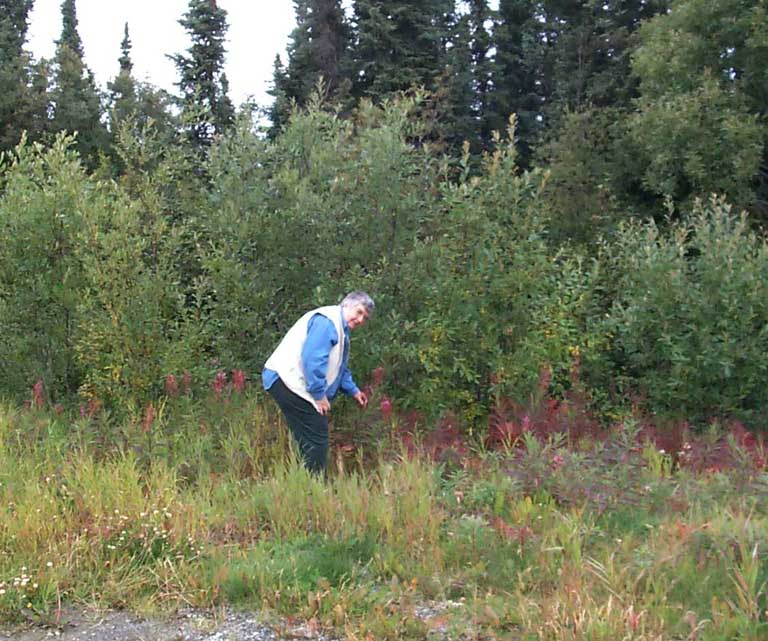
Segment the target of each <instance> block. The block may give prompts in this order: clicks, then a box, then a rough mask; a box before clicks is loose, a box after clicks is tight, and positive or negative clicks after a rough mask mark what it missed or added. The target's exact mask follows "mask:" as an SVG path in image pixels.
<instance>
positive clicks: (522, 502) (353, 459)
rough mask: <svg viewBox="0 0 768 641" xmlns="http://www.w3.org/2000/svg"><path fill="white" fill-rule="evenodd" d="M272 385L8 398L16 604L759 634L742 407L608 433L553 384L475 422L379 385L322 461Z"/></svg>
mask: <svg viewBox="0 0 768 641" xmlns="http://www.w3.org/2000/svg"><path fill="white" fill-rule="evenodd" d="M219 391H220V392H222V391H221V390H219ZM264 400H265V399H264V398H263V396H262V395H261V394H260V393H257V392H254V391H252V390H250V389H249V388H248V387H245V388H244V389H243V390H242V391H237V390H236V389H235V388H234V387H230V388H226V389H225V390H224V392H223V393H216V391H211V392H210V393H208V394H206V395H203V396H200V397H199V398H192V397H191V396H187V397H184V396H179V397H176V398H174V399H172V400H170V401H169V402H168V403H167V405H166V406H165V407H164V408H163V411H158V412H157V413H156V414H155V415H154V416H151V417H150V418H151V420H148V418H147V416H143V417H140V418H139V419H137V420H136V421H134V422H131V421H124V422H115V421H114V420H112V419H110V418H109V417H108V416H107V415H106V414H105V413H104V412H101V413H97V414H94V415H92V416H83V417H81V418H80V419H77V420H72V419H70V418H67V417H66V415H65V414H64V413H56V412H55V411H49V410H47V409H43V408H36V407H34V406H33V407H30V408H27V409H21V410H20V409H13V408H12V407H9V406H4V407H3V408H2V410H1V411H0V509H2V512H3V514H2V519H0V613H1V615H2V617H3V618H7V619H10V620H17V621H21V620H33V621H40V622H44V623H55V622H56V621H57V620H58V619H57V617H58V616H59V615H60V608H61V607H62V606H63V605H72V604H74V605H81V606H90V607H94V606H95V607H100V608H106V607H126V608H131V609H134V610H138V611H141V612H145V613H158V612H163V611H168V610H173V609H176V608H184V607H190V606H191V607H215V606H220V605H228V606H234V607H242V608H258V609H260V610H261V611H262V612H264V613H265V616H269V615H270V613H271V614H272V615H274V616H276V617H277V616H281V615H290V616H293V617H297V616H298V617H300V618H303V619H305V620H306V621H307V622H308V625H309V626H310V628H311V629H314V630H325V631H327V632H332V633H333V634H335V635H337V636H341V637H343V638H348V639H426V638H431V637H432V635H435V634H442V635H447V636H448V638H459V636H460V635H462V634H463V635H466V636H465V637H464V638H484V639H553V640H561V639H563V640H564V639H606V640H608V639H611V640H613V639H674V638H680V639H683V638H696V639H701V640H715V639H718V640H726V639H729V640H730V639H744V640H755V641H757V640H758V639H763V638H765V634H766V631H767V630H768V612H767V611H766V609H767V608H768V588H767V583H766V582H768V553H767V552H766V549H765V536H764V533H765V531H766V528H767V527H768V522H766V519H767V518H768V517H767V515H768V502H767V500H766V497H768V473H766V468H765V450H764V449H763V445H762V443H761V442H760V441H759V440H758V439H755V438H754V436H752V435H750V434H749V433H748V432H746V431H745V430H744V429H743V428H742V427H741V426H740V425H738V424H733V425H730V426H728V429H723V426H719V427H718V426H713V427H712V428H710V430H709V431H708V432H706V433H693V432H691V431H690V430H689V429H688V428H687V427H686V426H684V425H679V426H676V427H675V428H671V427H669V426H667V427H666V428H665V429H664V430H656V429H655V428H656V427H658V426H654V425H653V424H651V423H649V422H648V421H647V419H642V418H640V417H638V418H635V419H632V420H630V419H628V420H626V421H625V422H623V423H622V424H620V425H616V426H614V427H613V429H611V430H605V429H599V428H598V427H597V425H596V423H594V422H592V420H591V419H590V417H589V416H587V415H586V414H585V413H584V412H585V410H583V409H578V408H576V405H575V404H571V406H570V408H564V406H563V404H562V403H557V402H554V401H552V400H551V399H541V401H540V403H539V405H538V406H537V407H533V406H529V407H528V408H527V413H526V414H517V413H516V412H515V410H514V409H513V408H512V407H511V406H507V407H506V408H499V409H498V411H497V414H496V415H495V416H494V417H493V418H492V419H491V423H492V425H491V427H490V428H489V433H491V434H492V435H493V438H489V439H486V440H485V442H483V441H479V440H476V439H475V440H472V439H467V438H466V437H464V436H463V435H462V434H463V433H465V431H466V430H462V429H460V427H457V425H456V424H455V421H454V422H452V421H450V420H448V421H444V422H443V423H441V424H440V425H436V426H435V427H434V428H431V429H424V428H419V427H418V425H416V424H415V422H414V419H413V417H412V415H410V414H409V413H408V412H407V411H404V412H403V413H402V414H401V413H400V412H398V411H396V410H393V408H392V407H391V406H388V405H387V404H385V403H379V406H378V407H371V408H370V409H369V410H367V411H366V412H365V413H364V414H363V416H362V418H357V419H356V422H353V421H350V420H345V419H337V420H334V421H333V424H332V434H333V443H334V446H333V448H332V465H331V471H330V473H329V476H328V478H327V479H325V480H323V479H318V478H314V477H312V476H310V475H308V474H307V472H306V471H305V470H304V469H303V468H302V466H301V465H300V464H298V463H297V462H296V460H295V459H294V458H293V456H292V454H291V451H290V446H289V443H288V440H287V439H286V434H287V430H286V429H285V427H284V426H283V425H280V424H279V423H280V419H279V418H278V417H277V415H276V412H275V411H274V410H273V408H272V405H270V404H268V403H265V402H264ZM378 400H379V401H383V400H388V399H384V398H382V397H380V396H379V397H378ZM517 409H518V410H519V411H520V412H522V411H523V408H517ZM566 409H568V411H566ZM106 430H110V438H109V439H108V440H107V441H105V440H104V438H103V433H104V432H105V431H106ZM670 434H674V435H675V436H676V437H677V439H678V443H677V444H676V445H674V448H672V445H671V442H672V440H674V439H671V438H670ZM662 436H663V438H665V439H666V440H662ZM670 448H672V449H670Z"/></svg>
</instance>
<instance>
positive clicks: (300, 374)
mask: <svg viewBox="0 0 768 641" xmlns="http://www.w3.org/2000/svg"><path fill="white" fill-rule="evenodd" d="M315 314H322V315H323V316H325V317H326V318H327V319H328V320H330V321H331V322H332V323H333V324H334V326H335V327H336V333H337V334H338V341H337V342H336V344H335V345H334V346H333V347H332V348H331V353H330V354H329V356H328V371H327V372H326V375H325V380H326V382H327V384H328V387H330V386H331V385H332V384H333V382H334V381H335V380H336V378H337V377H338V376H339V372H340V371H341V359H342V357H343V355H344V351H343V350H344V326H343V324H342V320H341V306H340V305H329V306H328V307H318V308H317V309H313V310H312V311H311V312H307V313H306V314H304V316H302V317H301V318H300V319H299V320H297V321H296V323H295V324H294V325H293V327H291V329H289V330H288V333H287V334H286V335H285V336H284V337H283V340H281V341H280V344H279V345H278V346H277V347H276V348H275V351H274V352H272V355H271V356H270V357H269V358H268V359H267V362H266V363H264V367H266V368H267V369H271V370H274V371H275V372H277V374H278V376H280V378H281V379H282V381H283V383H285V386H286V387H287V388H288V389H289V390H291V391H292V392H293V393H294V394H296V395H297V396H300V397H301V398H303V399H304V400H306V401H308V402H310V403H312V405H314V406H315V409H317V410H318V412H319V411H320V410H319V409H318V407H317V402H316V401H315V399H314V398H312V395H311V394H310V393H309V392H308V391H307V379H306V377H305V376H304V367H303V365H302V362H301V350H302V349H303V348H304V343H306V342H307V329H308V327H309V321H310V319H311V318H312V317H313V316H314V315H315Z"/></svg>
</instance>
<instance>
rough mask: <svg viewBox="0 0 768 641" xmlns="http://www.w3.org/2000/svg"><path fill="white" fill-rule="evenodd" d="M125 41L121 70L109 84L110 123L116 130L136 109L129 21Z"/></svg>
mask: <svg viewBox="0 0 768 641" xmlns="http://www.w3.org/2000/svg"><path fill="white" fill-rule="evenodd" d="M123 34H124V35H123V41H122V42H121V43H120V52H121V55H120V58H118V64H119V65H120V67H119V71H118V74H117V76H115V79H114V80H113V81H112V82H110V83H109V84H108V85H107V88H108V89H109V99H110V107H111V108H110V124H111V129H112V131H113V132H114V131H115V129H117V127H118V126H119V124H120V122H122V121H123V120H125V119H126V118H127V117H128V116H130V115H131V114H133V113H134V112H135V111H136V107H137V105H136V81H135V80H134V78H133V61H132V60H131V38H130V34H129V33H128V23H127V22H126V23H125V28H124V31H123Z"/></svg>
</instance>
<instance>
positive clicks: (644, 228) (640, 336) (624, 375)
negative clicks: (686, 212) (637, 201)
mask: <svg viewBox="0 0 768 641" xmlns="http://www.w3.org/2000/svg"><path fill="white" fill-rule="evenodd" d="M606 251H607V252H608V254H609V257H608V265H609V266H608V267H607V269H608V271H609V273H611V274H613V275H614V276H615V297H614V302H613V307H612V309H611V310H610V313H609V315H608V318H607V319H606V320H605V327H606V331H607V332H609V333H610V334H612V335H613V337H614V341H615V342H614V348H615V352H614V354H613V358H614V362H615V363H616V369H617V372H619V373H620V374H619V376H617V379H616V382H618V383H619V384H620V385H621V386H622V388H623V389H624V390H626V391H629V390H633V389H634V390H639V391H640V392H641V393H642V394H643V395H644V397H645V403H646V406H647V408H648V409H650V410H653V411H659V412H664V413H667V414H674V415H676V416H678V417H679V418H682V419H692V420H697V419H698V420H704V419H707V418H709V417H712V416H723V415H737V416H742V417H744V418H748V419H754V420H755V421H759V420H763V419H764V417H763V416H762V415H761V413H762V411H763V410H764V408H765V406H766V402H768V386H766V385H765V381H766V375H767V374H768V292H766V278H767V277H768V245H766V242H765V240H764V239H763V238H761V237H760V236H758V235H757V234H756V233H755V232H753V231H751V230H750V227H749V225H748V222H747V219H746V216H745V215H741V216H737V215H735V214H733V213H732V211H731V208H730V206H728V205H727V204H726V203H725V202H724V201H723V200H722V199H719V198H712V199H711V200H709V201H707V202H697V203H696V206H695V209H694V212H693V214H692V215H691V216H690V218H689V219H687V220H686V221H684V222H681V223H676V224H673V225H671V226H670V228H669V230H668V231H666V232H662V231H661V230H660V229H659V228H658V226H657V225H655V224H654V223H652V222H649V223H645V224H640V223H633V224H627V225H625V226H624V227H623V228H622V229H621V230H620V232H619V234H618V237H617V239H616V243H615V245H614V246H608V247H606Z"/></svg>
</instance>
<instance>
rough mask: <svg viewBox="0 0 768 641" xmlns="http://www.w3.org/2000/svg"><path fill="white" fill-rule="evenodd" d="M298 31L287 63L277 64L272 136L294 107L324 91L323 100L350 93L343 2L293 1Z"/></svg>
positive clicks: (291, 39)
mask: <svg viewBox="0 0 768 641" xmlns="http://www.w3.org/2000/svg"><path fill="white" fill-rule="evenodd" d="M294 9H295V12H296V28H295V29H294V30H293V32H292V33H291V36H290V41H289V44H288V62H287V64H286V65H285V66H283V64H282V61H281V60H280V58H279V57H278V58H277V59H276V61H275V71H274V76H273V78H274V80H273V89H272V91H271V92H270V93H271V94H272V96H273V97H274V103H273V106H272V109H271V112H270V114H271V119H272V129H273V133H274V132H276V131H278V130H279V129H280V127H282V126H283V124H284V123H285V122H286V120H287V118H288V115H289V113H290V109H291V105H292V104H293V103H295V104H297V105H298V106H300V107H301V106H304V105H305V104H306V103H307V100H308V99H309V97H310V96H311V95H312V93H313V92H314V91H315V90H316V89H317V88H318V87H322V90H323V97H324V98H326V99H333V98H337V97H339V93H340V91H341V93H342V96H343V95H345V94H346V93H347V90H348V88H347V87H344V86H342V84H343V83H342V78H343V76H345V75H348V69H347V66H346V60H347V58H346V52H347V48H348V44H349V26H348V24H347V22H346V19H345V15H344V10H343V8H342V6H341V0H294Z"/></svg>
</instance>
